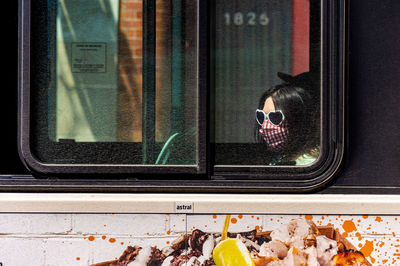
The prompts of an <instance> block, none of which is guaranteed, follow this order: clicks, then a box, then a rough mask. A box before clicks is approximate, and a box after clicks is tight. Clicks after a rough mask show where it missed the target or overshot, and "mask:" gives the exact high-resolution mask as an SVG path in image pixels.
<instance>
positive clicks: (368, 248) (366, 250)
mask: <svg viewBox="0 0 400 266" xmlns="http://www.w3.org/2000/svg"><path fill="white" fill-rule="evenodd" d="M373 250H374V243H373V242H372V241H368V240H367V241H365V244H364V246H363V247H362V248H361V249H360V251H361V253H362V254H364V256H365V257H369V256H371V253H372V251H373ZM371 259H372V258H371Z"/></svg>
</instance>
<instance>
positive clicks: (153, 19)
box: [33, 0, 198, 165]
mask: <svg viewBox="0 0 400 266" xmlns="http://www.w3.org/2000/svg"><path fill="white" fill-rule="evenodd" d="M145 2H147V3H148V4H147V5H148V6H147V7H146V6H144V5H145ZM47 9H48V14H50V16H49V17H48V19H47V23H48V27H47V32H46V33H47V38H48V42H47V46H48V47H47V49H45V50H46V53H47V55H46V58H48V59H49V60H48V62H47V64H48V68H49V69H48V72H49V75H47V76H45V74H43V73H42V74H41V75H44V77H45V78H46V79H47V80H48V83H46V86H47V87H45V88H43V87H41V88H40V90H41V92H39V93H37V94H36V97H38V99H39V102H40V103H38V105H44V106H46V107H47V108H45V109H44V108H43V107H42V108H41V109H40V110H38V111H37V112H38V113H37V114H36V115H37V116H36V117H37V118H39V120H43V119H42V118H43V117H47V119H46V121H44V122H43V121H42V122H39V123H38V124H37V125H35V126H36V134H35V138H34V140H35V141H34V142H33V144H34V149H35V150H36V153H37V156H38V157H39V158H40V159H42V160H44V161H51V162H55V163H57V162H70V163H79V162H85V160H89V159H85V156H86V155H87V156H88V157H87V158H89V157H90V160H91V161H90V163H96V160H98V161H97V162H102V163H104V162H109V161H110V160H111V161H112V160H114V158H115V162H123V163H134V164H186V165H193V164H196V161H197V148H196V147H197V145H196V143H197V139H198V136H197V132H198V117H197V115H198V111H197V109H198V104H197V103H198V86H197V61H198V60H197V50H198V47H197V32H198V25H197V12H198V10H197V9H198V8H197V2H196V1H162V0H158V1H142V0H85V1H82V0H48V2H47ZM152 15H153V16H152ZM187 18H191V19H187ZM39 86H40V85H39ZM45 91H47V93H46V92H45ZM40 123H41V124H40ZM66 145H69V146H68V148H66ZM96 145H97V146H96ZM99 145H103V146H99ZM118 145H122V146H123V145H125V146H124V147H128V148H129V149H128V150H126V154H125V155H123V154H120V155H115V154H116V153H118V152H116V151H115V149H116V147H117V148H118ZM96 147H97V148H98V149H99V150H102V151H103V150H109V153H108V152H106V153H107V154H103V155H101V154H100V155H99V156H97V155H96V156H92V155H93V154H92V155H90V156H89V153H91V152H92V153H96V151H95V150H96ZM112 149H114V151H112ZM68 150H72V152H71V154H72V153H74V154H75V155H73V156H71V154H68V152H69V151H68ZM119 153H122V152H119ZM71 157H74V158H71ZM95 157H98V158H95ZM100 157H102V159H99V158H100ZM117 157H118V158H119V159H116V158H117Z"/></svg>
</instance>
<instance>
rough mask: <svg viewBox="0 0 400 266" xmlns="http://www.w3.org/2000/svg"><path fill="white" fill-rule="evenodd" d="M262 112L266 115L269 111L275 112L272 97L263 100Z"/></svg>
mask: <svg viewBox="0 0 400 266" xmlns="http://www.w3.org/2000/svg"><path fill="white" fill-rule="evenodd" d="M263 111H264V113H266V114H268V113H269V112H271V111H275V104H274V102H273V101H272V97H271V96H270V97H268V98H267V99H266V100H265V103H264V107H263Z"/></svg>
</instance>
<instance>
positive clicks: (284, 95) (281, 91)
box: [254, 83, 319, 161]
mask: <svg viewBox="0 0 400 266" xmlns="http://www.w3.org/2000/svg"><path fill="white" fill-rule="evenodd" d="M269 97H271V98H272V101H273V103H274V105H275V109H276V110H281V111H282V112H283V114H284V115H285V120H286V121H287V125H288V129H289V139H288V142H287V144H286V145H285V146H284V147H283V148H282V149H280V150H279V152H278V153H277V156H280V159H281V160H289V161H290V160H293V159H295V158H297V157H298V156H300V155H302V154H309V153H311V152H312V151H313V150H315V149H318V147H319V110H318V109H319V108H318V106H319V103H318V102H317V101H316V100H315V99H313V98H312V97H311V95H310V93H309V92H308V91H306V90H305V89H304V88H302V87H299V86H294V85H291V84H288V83H283V84H279V85H276V86H273V87H272V88H270V89H268V90H266V91H265V92H264V93H263V94H262V95H261V97H260V100H259V103H258V107H257V108H258V109H261V110H262V109H263V108H264V103H265V101H266V99H267V98H269ZM259 129H260V125H259V124H258V123H257V122H255V130H254V133H255V138H256V141H257V142H263V140H262V138H261V136H260V134H259Z"/></svg>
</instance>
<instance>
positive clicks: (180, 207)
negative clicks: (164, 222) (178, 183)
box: [175, 202, 194, 213]
mask: <svg viewBox="0 0 400 266" xmlns="http://www.w3.org/2000/svg"><path fill="white" fill-rule="evenodd" d="M193 211H194V204H193V202H175V213H193Z"/></svg>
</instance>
